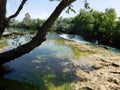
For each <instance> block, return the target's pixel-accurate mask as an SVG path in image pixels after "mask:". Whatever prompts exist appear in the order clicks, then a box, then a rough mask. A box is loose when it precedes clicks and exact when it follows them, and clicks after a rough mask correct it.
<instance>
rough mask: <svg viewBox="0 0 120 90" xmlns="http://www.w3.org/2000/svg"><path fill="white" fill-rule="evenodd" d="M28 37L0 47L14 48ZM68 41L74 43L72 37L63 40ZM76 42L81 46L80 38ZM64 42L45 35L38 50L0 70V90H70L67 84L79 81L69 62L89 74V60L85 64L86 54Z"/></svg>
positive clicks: (74, 68)
mask: <svg viewBox="0 0 120 90" xmlns="http://www.w3.org/2000/svg"><path fill="white" fill-rule="evenodd" d="M32 36H33V35H14V36H12V37H11V38H10V39H7V40H3V41H1V42H0V46H1V47H3V46H5V47H6V46H10V47H13V48H14V47H16V46H19V45H21V44H24V43H26V42H28V41H29V40H30V39H31V38H32ZM71 38H72V40H76V39H75V38H74V37H73V36H69V38H68V37H67V38H66V39H71ZM79 40H81V41H82V42H85V41H84V39H83V38H81V37H79ZM68 42H69V41H68V40H65V39H63V38H61V36H60V37H59V35H57V34H48V35H47V40H46V41H45V42H43V43H42V45H41V46H39V47H37V48H35V49H34V50H32V51H31V52H30V53H28V54H25V55H23V56H21V57H19V58H17V59H15V60H12V61H11V62H9V63H6V64H5V65H4V66H1V72H2V73H1V78H0V90H72V86H71V83H72V82H74V81H75V80H77V79H78V80H82V79H81V78H80V77H77V75H76V68H77V67H75V66H74V65H73V64H72V61H77V62H79V63H80V64H81V68H83V69H89V70H92V67H91V66H89V62H92V60H90V59H89V61H88V58H87V54H86V53H84V52H81V51H80V50H78V49H77V48H75V47H72V46H70V45H69V44H67V43H68ZM85 43H86V42H85ZM7 70H8V71H7ZM15 88H16V89H15Z"/></svg>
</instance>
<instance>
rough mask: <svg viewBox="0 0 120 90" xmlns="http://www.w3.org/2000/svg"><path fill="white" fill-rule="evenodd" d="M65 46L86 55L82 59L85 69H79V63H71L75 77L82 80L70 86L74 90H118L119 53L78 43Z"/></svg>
mask: <svg viewBox="0 0 120 90" xmlns="http://www.w3.org/2000/svg"><path fill="white" fill-rule="evenodd" d="M66 44H68V45H70V46H72V47H76V48H78V49H79V50H80V51H83V52H86V53H87V54H88V55H87V57H86V58H87V59H86V58H85V57H84V59H83V60H85V62H86V64H85V65H86V66H85V67H86V68H80V63H79V62H77V61H76V62H75V61H73V64H74V65H75V67H77V69H76V74H77V76H79V77H81V78H82V79H83V80H82V81H79V80H76V81H75V82H74V83H73V84H72V86H73V87H74V90H84V89H85V90H120V53H115V52H112V51H110V50H108V49H107V48H106V47H101V46H92V45H89V44H85V43H80V42H73V41H69V42H66ZM83 65H84V64H83Z"/></svg>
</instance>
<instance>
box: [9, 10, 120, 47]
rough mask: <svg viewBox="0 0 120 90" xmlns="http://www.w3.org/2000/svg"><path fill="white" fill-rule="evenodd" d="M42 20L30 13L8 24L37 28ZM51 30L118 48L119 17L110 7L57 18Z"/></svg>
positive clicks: (119, 43)
mask: <svg viewBox="0 0 120 90" xmlns="http://www.w3.org/2000/svg"><path fill="white" fill-rule="evenodd" d="M28 17H29V19H28ZM26 18H27V19H26ZM44 21H45V20H41V19H35V20H33V19H30V15H26V16H25V18H24V19H23V20H22V21H21V22H17V23H15V22H16V21H15V20H14V21H11V22H10V24H9V26H11V27H19V28H29V29H39V28H40V26H41V25H42V24H43V23H44ZM51 31H53V32H57V33H69V34H78V35H80V36H82V37H84V38H85V39H86V40H90V41H96V40H97V41H98V43H101V44H104V45H110V46H114V47H117V48H120V18H117V16H116V12H115V10H114V9H112V8H109V9H106V10H105V12H100V11H96V10H93V9H91V10H85V9H81V10H80V12H79V14H78V15H77V16H75V17H72V18H62V17H60V18H58V20H56V22H55V23H54V25H53V27H52V28H51Z"/></svg>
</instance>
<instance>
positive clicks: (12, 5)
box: [7, 0, 120, 20]
mask: <svg viewBox="0 0 120 90" xmlns="http://www.w3.org/2000/svg"><path fill="white" fill-rule="evenodd" d="M21 1H22V0H8V2H7V17H8V16H10V15H12V14H13V13H15V11H16V10H17V8H18V6H19V4H20V2H21ZM88 3H89V5H90V7H91V8H93V9H95V10H98V11H103V12H104V11H105V9H106V8H114V9H115V11H116V13H117V17H120V0H88ZM58 4H59V2H58V1H54V2H49V0H28V1H27V2H26V4H25V6H24V8H23V9H22V11H21V12H20V14H19V15H18V16H17V17H16V19H17V20H22V19H23V18H24V16H25V13H29V14H30V16H31V17H32V18H40V19H47V18H48V17H49V16H50V14H51V13H52V12H53V11H54V9H55V7H56V6H57V5H58ZM72 5H73V8H74V10H75V11H76V13H73V12H70V13H69V14H67V13H66V12H65V11H66V10H64V11H63V12H62V14H61V15H60V16H62V17H65V18H66V17H74V16H76V15H77V14H78V13H79V11H80V9H82V8H84V3H83V0H77V1H75V2H74V3H73V4H72Z"/></svg>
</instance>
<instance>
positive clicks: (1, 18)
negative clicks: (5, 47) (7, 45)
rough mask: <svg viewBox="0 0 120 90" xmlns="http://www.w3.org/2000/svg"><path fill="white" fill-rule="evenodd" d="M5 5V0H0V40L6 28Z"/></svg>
mask: <svg viewBox="0 0 120 90" xmlns="http://www.w3.org/2000/svg"><path fill="white" fill-rule="evenodd" d="M6 4H7V0H0V38H1V36H2V33H3V32H4V29H5V27H6V20H7V19H6V18H5V15H6Z"/></svg>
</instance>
